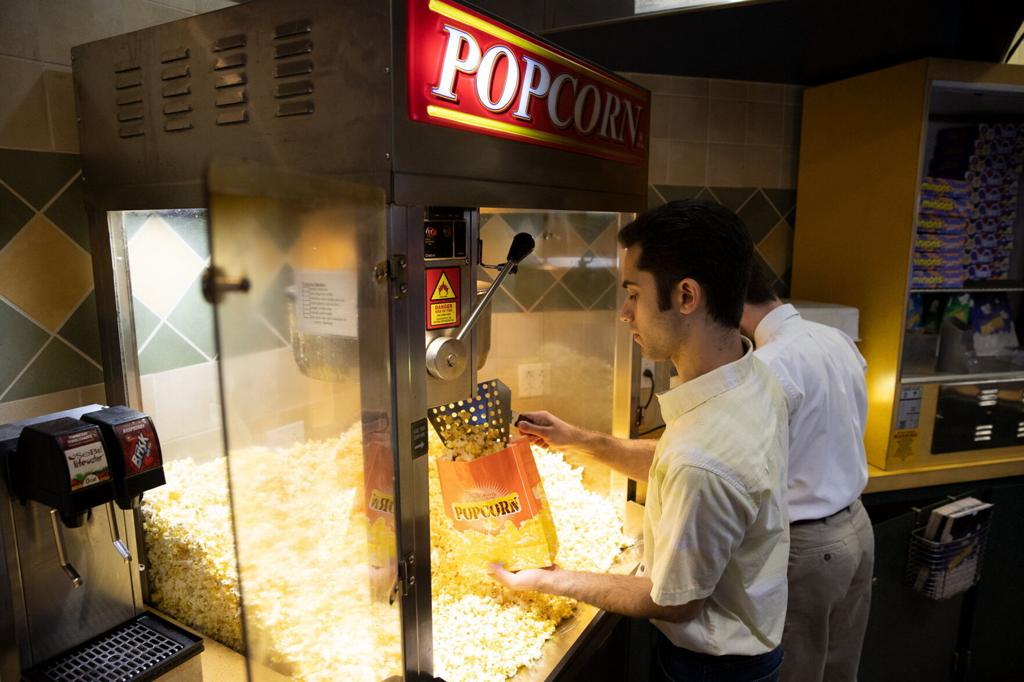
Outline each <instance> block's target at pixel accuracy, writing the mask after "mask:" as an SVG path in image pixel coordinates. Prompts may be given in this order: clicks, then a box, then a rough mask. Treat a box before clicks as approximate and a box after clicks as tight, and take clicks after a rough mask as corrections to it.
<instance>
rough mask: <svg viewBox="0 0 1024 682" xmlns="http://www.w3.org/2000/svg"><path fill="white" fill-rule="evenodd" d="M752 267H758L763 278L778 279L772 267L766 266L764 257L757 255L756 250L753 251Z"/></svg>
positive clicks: (766, 262)
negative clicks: (762, 273)
mask: <svg viewBox="0 0 1024 682" xmlns="http://www.w3.org/2000/svg"><path fill="white" fill-rule="evenodd" d="M754 267H760V268H761V271H762V272H764V274H765V277H767V278H768V279H774V278H775V277H778V274H777V273H776V272H775V271H774V270H772V266H770V265H768V261H766V260H765V259H764V256H762V255H761V254H759V253H758V252H757V250H756V249H755V250H754Z"/></svg>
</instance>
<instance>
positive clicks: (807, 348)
mask: <svg viewBox="0 0 1024 682" xmlns="http://www.w3.org/2000/svg"><path fill="white" fill-rule="evenodd" d="M741 328H742V329H743V332H744V334H745V335H746V336H748V337H750V338H752V339H754V344H755V346H756V349H757V350H755V351H754V355H755V356H757V358H758V359H760V360H762V361H763V362H764V363H765V364H766V365H768V367H769V368H771V370H772V373H773V374H775V376H776V377H777V378H778V380H779V383H781V384H782V388H783V390H784V391H785V393H786V401H787V403H788V408H789V473H788V478H789V481H788V488H789V490H788V494H787V499H788V502H789V517H790V538H791V544H790V556H789V605H788V610H787V613H786V629H785V633H784V635H783V638H782V642H783V647H784V649H785V651H786V660H785V662H784V663H783V665H782V676H781V679H782V680H784V681H786V682H819V681H826V680H827V682H847V681H853V680H856V679H857V666H858V663H859V662H860V652H861V646H862V645H863V643H864V632H865V630H866V629H867V621H868V611H869V609H870V605H871V576H872V570H873V567H874V555H875V540H874V534H873V532H872V530H871V520H870V519H869V518H868V515H867V513H866V512H865V511H864V507H863V505H861V503H860V494H861V491H863V490H864V486H865V484H866V483H867V480H868V469H867V459H866V458H865V454H864V423H865V420H866V416H867V387H866V385H865V381H864V370H865V368H866V367H867V364H866V363H865V362H864V358H863V357H862V356H861V354H860V352H859V351H858V350H857V347H856V346H855V345H854V343H853V341H852V340H851V339H850V337H848V336H846V334H843V333H842V332H841V331H839V330H838V329H834V328H832V327H827V326H825V325H821V324H817V323H815V322H810V321H808V320H805V319H803V318H802V317H801V316H800V313H798V312H797V311H796V308H794V307H793V306H791V305H788V304H783V303H782V301H780V300H779V299H778V298H777V297H776V295H775V292H774V291H773V290H772V289H771V287H770V286H769V285H768V281H767V279H766V277H765V275H764V273H763V272H762V271H761V270H760V268H758V267H756V266H755V267H754V269H753V271H752V273H751V278H750V285H749V287H748V288H747V304H746V305H745V306H744V310H743V319H742V321H741Z"/></svg>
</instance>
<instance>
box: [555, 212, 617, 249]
mask: <svg viewBox="0 0 1024 682" xmlns="http://www.w3.org/2000/svg"><path fill="white" fill-rule="evenodd" d="M565 217H566V218H568V220H569V223H570V224H571V225H572V227H573V229H575V230H576V232H577V234H579V236H580V237H582V238H583V241H584V242H586V243H587V244H588V245H590V244H593V243H594V240H595V239H597V238H598V237H600V236H601V234H602V233H603V232H604V231H605V229H606V228H607V227H608V225H610V224H611V223H612V222H613V221H614V220H615V219H616V216H614V215H611V214H608V213H570V214H568V215H566V216H565Z"/></svg>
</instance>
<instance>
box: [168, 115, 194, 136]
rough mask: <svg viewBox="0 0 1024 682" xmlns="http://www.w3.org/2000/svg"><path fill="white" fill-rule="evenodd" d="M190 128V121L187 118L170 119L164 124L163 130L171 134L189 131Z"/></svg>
mask: <svg viewBox="0 0 1024 682" xmlns="http://www.w3.org/2000/svg"><path fill="white" fill-rule="evenodd" d="M191 127H192V121H190V120H189V119H187V118H171V119H168V120H167V121H166V122H165V123H164V130H166V131H167V132H169V133H173V132H176V131H178V130H189V129H190V128H191Z"/></svg>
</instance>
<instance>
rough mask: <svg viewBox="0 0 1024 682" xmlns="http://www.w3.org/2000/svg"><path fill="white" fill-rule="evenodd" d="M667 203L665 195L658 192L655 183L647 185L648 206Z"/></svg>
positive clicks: (649, 207)
mask: <svg viewBox="0 0 1024 682" xmlns="http://www.w3.org/2000/svg"><path fill="white" fill-rule="evenodd" d="M664 203H665V197H663V196H661V194H659V193H658V190H657V189H656V188H655V186H654V185H648V186H647V208H648V209H652V208H657V207H659V206H661V205H662V204H664Z"/></svg>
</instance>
